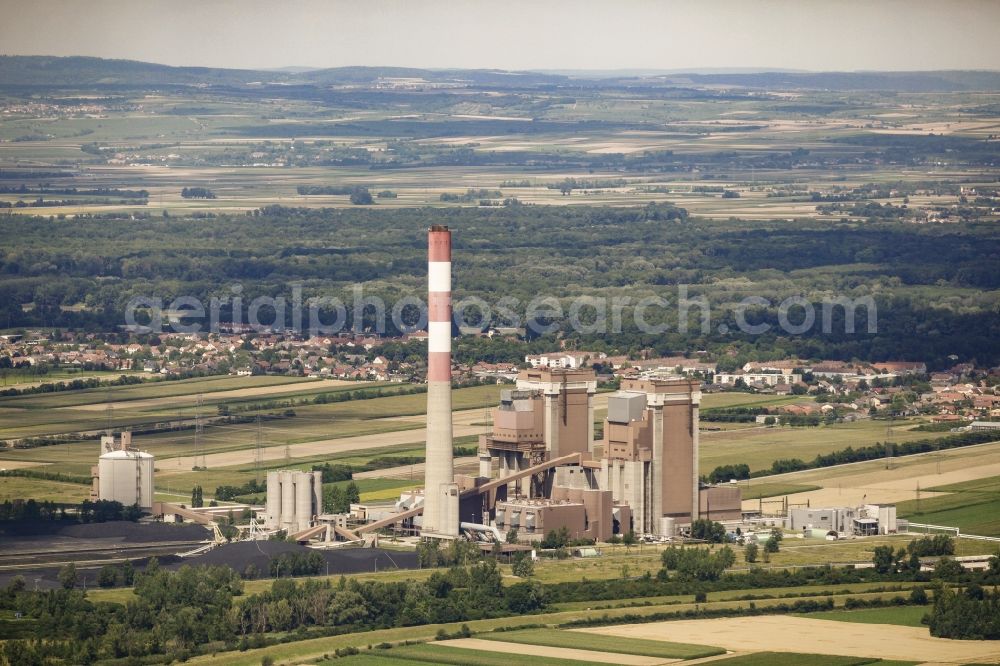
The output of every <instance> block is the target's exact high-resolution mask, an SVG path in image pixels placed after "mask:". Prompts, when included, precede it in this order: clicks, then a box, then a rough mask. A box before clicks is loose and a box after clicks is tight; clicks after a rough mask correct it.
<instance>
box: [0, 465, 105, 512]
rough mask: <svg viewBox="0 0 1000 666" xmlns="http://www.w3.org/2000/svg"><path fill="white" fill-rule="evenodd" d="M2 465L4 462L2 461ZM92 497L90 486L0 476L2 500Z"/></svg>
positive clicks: (80, 499)
mask: <svg viewBox="0 0 1000 666" xmlns="http://www.w3.org/2000/svg"><path fill="white" fill-rule="evenodd" d="M0 467H3V462H2V461H0ZM89 498H90V486H85V485H82V484H79V483H63V482H61V481H47V480H45V479H27V478H22V477H18V476H0V502H3V501H6V500H15V499H34V500H37V501H39V502H45V501H49V502H62V503H78V502H82V501H83V500H85V499H89Z"/></svg>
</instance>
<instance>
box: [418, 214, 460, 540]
mask: <svg viewBox="0 0 1000 666" xmlns="http://www.w3.org/2000/svg"><path fill="white" fill-rule="evenodd" d="M427 333H428V335H427V457H426V463H425V479H424V514H423V524H422V532H423V534H425V535H427V536H440V537H456V536H458V522H459V517H458V487H457V486H456V485H455V466H454V462H453V460H452V427H451V231H449V230H448V227H446V226H441V225H434V226H432V227H431V228H430V229H429V230H428V232H427Z"/></svg>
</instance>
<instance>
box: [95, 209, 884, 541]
mask: <svg viewBox="0 0 1000 666" xmlns="http://www.w3.org/2000/svg"><path fill="white" fill-rule="evenodd" d="M451 250H452V242H451V231H450V230H449V229H448V228H447V227H445V226H433V227H431V229H430V230H429V231H428V335H427V341H428V342H427V344H428V348H427V352H428V354H427V411H426V419H427V431H426V432H427V440H426V458H425V477H424V484H423V488H421V489H416V490H410V491H406V492H404V493H402V494H401V496H400V498H399V500H398V501H396V502H392V503H388V504H386V503H383V504H381V505H379V504H372V505H367V504H353V505H351V508H350V511H349V512H347V513H341V514H328V513H325V512H324V510H323V477H322V473H321V472H319V471H298V470H280V471H270V472H268V473H267V477H266V478H267V483H266V490H267V495H266V500H265V503H264V504H265V505H264V506H263V507H252V506H247V505H239V508H240V509H241V511H242V513H243V515H244V516H247V517H248V520H249V522H248V524H245V525H238V526H236V527H237V528H238V532H239V536H240V538H264V537H266V536H268V535H272V534H276V533H279V532H281V533H284V534H285V535H287V536H290V537H292V538H294V539H295V540H298V541H300V542H302V543H310V544H311V545H313V546H316V547H337V546H342V545H346V544H354V545H369V544H373V543H375V542H376V541H377V539H378V534H379V533H381V532H384V531H386V530H389V531H393V532H395V533H397V534H401V535H408V536H417V537H421V538H433V539H460V538H461V539H470V540H474V541H479V542H483V543H493V542H494V541H499V540H502V535H503V533H505V532H507V531H509V530H512V529H513V530H517V532H518V536H519V539H520V540H522V541H529V542H530V541H534V540H539V539H541V538H543V536H544V535H545V534H547V533H548V532H550V531H553V530H556V531H560V532H563V533H565V534H568V535H569V536H570V538H573V539H592V540H595V541H607V540H609V539H611V538H613V537H614V536H616V535H625V534H628V533H633V534H635V535H639V536H643V537H646V538H654V539H672V538H676V537H683V536H687V535H688V532H689V529H690V526H691V525H692V523H693V522H694V521H696V520H698V519H699V518H707V519H710V520H713V521H719V522H723V523H730V524H734V523H740V522H741V521H745V520H747V519H748V518H750V516H748V515H746V514H744V513H743V511H742V503H741V495H740V489H739V487H738V485H737V484H734V483H722V484H717V485H709V484H705V483H703V482H702V481H701V480H700V479H699V474H698V456H699V435H698V431H699V408H700V403H701V397H702V395H701V383H700V381H699V380H697V379H693V378H690V377H686V376H678V375H667V374H657V373H655V372H654V373H649V374H646V375H643V376H641V377H638V378H623V379H621V381H620V385H619V386H618V390H616V391H614V392H613V393H610V394H609V395H608V399H607V414H606V416H605V417H604V418H603V421H602V422H600V423H598V422H597V421H596V418H595V396H596V395H597V393H598V383H597V376H596V374H595V372H594V370H593V369H591V368H588V367H584V366H581V365H579V364H575V363H541V362H538V363H530V364H528V365H530V367H527V368H526V369H524V370H521V371H520V372H519V373H518V375H517V377H516V381H515V383H514V385H513V386H512V387H511V388H508V389H505V390H503V391H502V392H501V396H500V401H499V404H498V405H496V406H495V407H493V408H492V409H491V410H490V411H489V416H488V426H489V427H488V431H487V432H486V433H485V434H482V435H480V436H479V445H478V469H477V470H476V473H475V474H456V472H455V465H454V460H453V446H454V442H453V436H452V433H453V430H452V400H451V371H452V359H451V343H452V304H451V280H452V275H451ZM598 428H599V429H600V433H599V434H598ZM153 474H154V459H153V457H152V456H151V455H149V454H148V453H144V452H141V451H138V450H136V449H134V448H133V447H132V442H131V435H130V433H128V432H125V433H122V435H121V438H120V439H115V438H114V437H112V436H106V437H104V438H102V450H101V456H100V460H99V463H98V466H97V467H95V468H94V486H93V493H92V498H93V499H98V498H99V499H112V500H115V501H119V502H121V503H123V504H128V505H133V504H136V505H138V506H139V507H140V508H142V509H143V510H145V511H147V512H151V513H153V514H156V515H160V516H163V517H164V519H165V520H192V521H195V522H199V523H201V524H204V525H206V526H208V527H210V528H211V529H213V530H214V532H215V534H216V541H217V542H221V540H222V536H221V533H220V530H219V524H218V523H217V518H218V517H219V516H220V515H223V514H224V513H225V512H229V514H230V515H231V514H232V512H231V508H232V506H233V505H227V506H226V507H224V508H223V507H204V508H202V507H198V508H192V507H187V506H184V505H179V504H171V503H166V502H154V501H153ZM783 513H784V514H785V515H784V516H783V517H782V518H781V519H780V521H779V522H778V523H777V524H779V525H781V526H784V527H786V528H789V529H794V530H803V531H812V532H821V533H822V535H828V534H833V535H838V534H843V535H857V536H865V535H874V534H885V533H889V532H895V531H896V520H895V510H894V507H890V506H879V505H869V506H864V507H858V508H846V507H842V508H823V509H821V508H810V507H808V506H806V507H793V508H791V509H790V510H789V507H787V506H785V507H784V511H783ZM230 520H231V519H230ZM751 522H752V521H751ZM762 524H763V525H768V526H769V525H773V524H775V523H774V521H773V520H771V521H770V522H764V523H762Z"/></svg>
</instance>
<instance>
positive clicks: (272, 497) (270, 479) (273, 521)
mask: <svg viewBox="0 0 1000 666" xmlns="http://www.w3.org/2000/svg"><path fill="white" fill-rule="evenodd" d="M280 520H281V481H279V480H278V472H268V473H267V503H266V508H265V512H264V527H265V528H266V529H269V530H271V529H277V528H278V526H279V521H280Z"/></svg>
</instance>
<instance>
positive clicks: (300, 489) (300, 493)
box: [295, 472, 313, 530]
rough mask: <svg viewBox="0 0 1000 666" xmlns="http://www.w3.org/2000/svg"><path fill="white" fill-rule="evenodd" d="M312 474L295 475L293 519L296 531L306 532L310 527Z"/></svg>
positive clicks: (299, 473) (298, 473)
mask: <svg viewBox="0 0 1000 666" xmlns="http://www.w3.org/2000/svg"><path fill="white" fill-rule="evenodd" d="M312 503H313V491H312V474H310V473H308V472H296V473H295V519H296V521H297V530H307V529H309V528H310V527H311V526H312Z"/></svg>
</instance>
